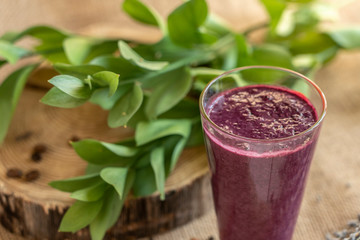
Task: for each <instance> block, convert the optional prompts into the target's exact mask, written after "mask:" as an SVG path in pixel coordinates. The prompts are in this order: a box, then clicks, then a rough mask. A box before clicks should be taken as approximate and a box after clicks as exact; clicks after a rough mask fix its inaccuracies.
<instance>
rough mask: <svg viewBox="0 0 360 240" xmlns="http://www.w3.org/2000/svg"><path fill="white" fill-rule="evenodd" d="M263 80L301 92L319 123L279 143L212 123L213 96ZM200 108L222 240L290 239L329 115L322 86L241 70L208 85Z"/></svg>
mask: <svg viewBox="0 0 360 240" xmlns="http://www.w3.org/2000/svg"><path fill="white" fill-rule="evenodd" d="M260 82H261V84H269V85H275V86H281V87H286V88H288V89H289V88H290V89H293V90H295V91H297V92H299V93H302V94H303V96H306V98H307V99H308V100H309V101H310V102H311V103H312V104H313V106H314V108H315V110H316V113H317V118H318V119H317V122H316V123H315V124H314V125H312V126H311V127H310V128H309V129H307V130H306V131H304V132H301V133H299V134H296V135H294V136H290V137H285V138H277V139H251V138H246V137H241V136H237V135H233V134H230V133H228V132H226V131H224V129H222V128H220V127H219V126H217V125H216V124H215V123H214V122H212V120H211V119H210V118H209V116H208V112H207V107H208V105H209V104H211V101H213V99H214V98H216V97H217V96H219V95H221V93H223V92H224V91H226V90H229V89H232V88H237V87H241V86H247V85H258V84H260ZM200 110H201V118H202V125H203V130H204V138H205V143H206V149H207V153H208V160H209V165H210V169H211V185H212V191H213V197H214V204H215V210H216V215H217V221H218V227H219V232H220V239H221V240H249V239H256V240H265V239H266V240H290V239H291V237H292V234H293V231H294V227H295V224H296V220H297V216H298V213H299V209H300V204H301V201H302V198H303V193H304V188H305V183H306V178H307V174H308V171H309V167H310V163H311V160H312V157H313V154H314V150H315V145H316V142H317V139H318V136H319V132H320V127H321V124H322V121H323V119H324V116H325V112H326V100H325V96H324V94H323V93H322V91H321V90H320V88H319V87H318V86H317V85H316V84H315V83H314V82H312V81H311V80H310V79H308V78H307V77H305V76H303V75H301V74H299V73H296V72H294V71H291V70H287V69H282V68H278V67H269V66H249V67H242V68H237V69H234V70H231V71H229V72H226V73H224V74H222V75H220V76H219V77H217V78H215V79H214V80H212V81H211V82H210V83H209V84H208V85H207V86H206V88H205V89H204V90H203V92H202V94H201V96H200Z"/></svg>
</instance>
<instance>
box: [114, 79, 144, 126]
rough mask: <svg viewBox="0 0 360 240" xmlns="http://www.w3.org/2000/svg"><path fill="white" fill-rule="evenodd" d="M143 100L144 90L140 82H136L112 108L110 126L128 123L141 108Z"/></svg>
mask: <svg viewBox="0 0 360 240" xmlns="http://www.w3.org/2000/svg"><path fill="white" fill-rule="evenodd" d="M142 101H143V91H142V89H141V87H140V85H139V84H138V83H136V82H135V83H134V84H133V87H132V88H129V90H128V91H126V92H125V93H124V94H123V95H122V96H121V97H120V98H119V100H117V101H116V103H115V104H114V106H113V107H112V108H111V110H110V112H109V117H108V125H109V126H110V127H113V128H115V127H119V126H123V125H126V123H127V122H128V121H129V120H130V119H131V117H132V116H133V115H134V114H135V113H136V111H137V110H138V109H139V108H140V106H141V104H142Z"/></svg>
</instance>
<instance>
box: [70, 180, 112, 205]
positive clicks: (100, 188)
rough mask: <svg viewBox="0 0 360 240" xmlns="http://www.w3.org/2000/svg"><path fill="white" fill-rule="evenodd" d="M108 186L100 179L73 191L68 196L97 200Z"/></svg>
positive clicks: (83, 199) (91, 200)
mask: <svg viewBox="0 0 360 240" xmlns="http://www.w3.org/2000/svg"><path fill="white" fill-rule="evenodd" d="M108 186H109V185H108V184H106V183H104V182H103V181H100V182H99V183H97V184H93V185H91V186H89V187H87V188H84V189H80V190H77V191H75V192H73V193H72V194H71V195H70V197H72V198H74V199H76V200H80V201H84V202H93V201H97V200H99V199H100V198H101V197H102V196H103V195H104V193H105V191H106V189H107V187H108Z"/></svg>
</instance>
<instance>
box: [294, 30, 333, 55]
mask: <svg viewBox="0 0 360 240" xmlns="http://www.w3.org/2000/svg"><path fill="white" fill-rule="evenodd" d="M335 46H336V44H335V42H334V41H333V40H332V39H331V38H330V37H329V36H328V35H326V34H324V33H319V32H316V31H307V32H303V33H301V34H300V35H299V36H298V37H296V38H294V39H293V40H292V41H291V42H290V46H289V49H290V51H291V52H292V53H293V54H294V55H296V54H307V53H319V52H322V51H325V50H326V49H328V48H332V47H335Z"/></svg>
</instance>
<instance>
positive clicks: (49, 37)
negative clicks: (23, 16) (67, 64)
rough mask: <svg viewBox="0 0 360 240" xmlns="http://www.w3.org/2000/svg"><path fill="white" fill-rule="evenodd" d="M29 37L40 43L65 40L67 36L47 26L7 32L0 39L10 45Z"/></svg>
mask: <svg viewBox="0 0 360 240" xmlns="http://www.w3.org/2000/svg"><path fill="white" fill-rule="evenodd" d="M26 35H29V36H32V37H34V38H37V39H39V40H42V41H55V40H60V39H61V40H62V39H64V38H66V36H67V34H66V33H64V32H62V31H60V30H58V29H55V28H53V27H49V26H41V25H39V26H33V27H30V28H28V29H25V30H24V31H22V32H7V33H5V34H4V35H3V36H1V38H0V39H2V40H6V41H9V42H11V43H13V42H15V41H17V40H19V39H20V38H22V37H24V36H26Z"/></svg>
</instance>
